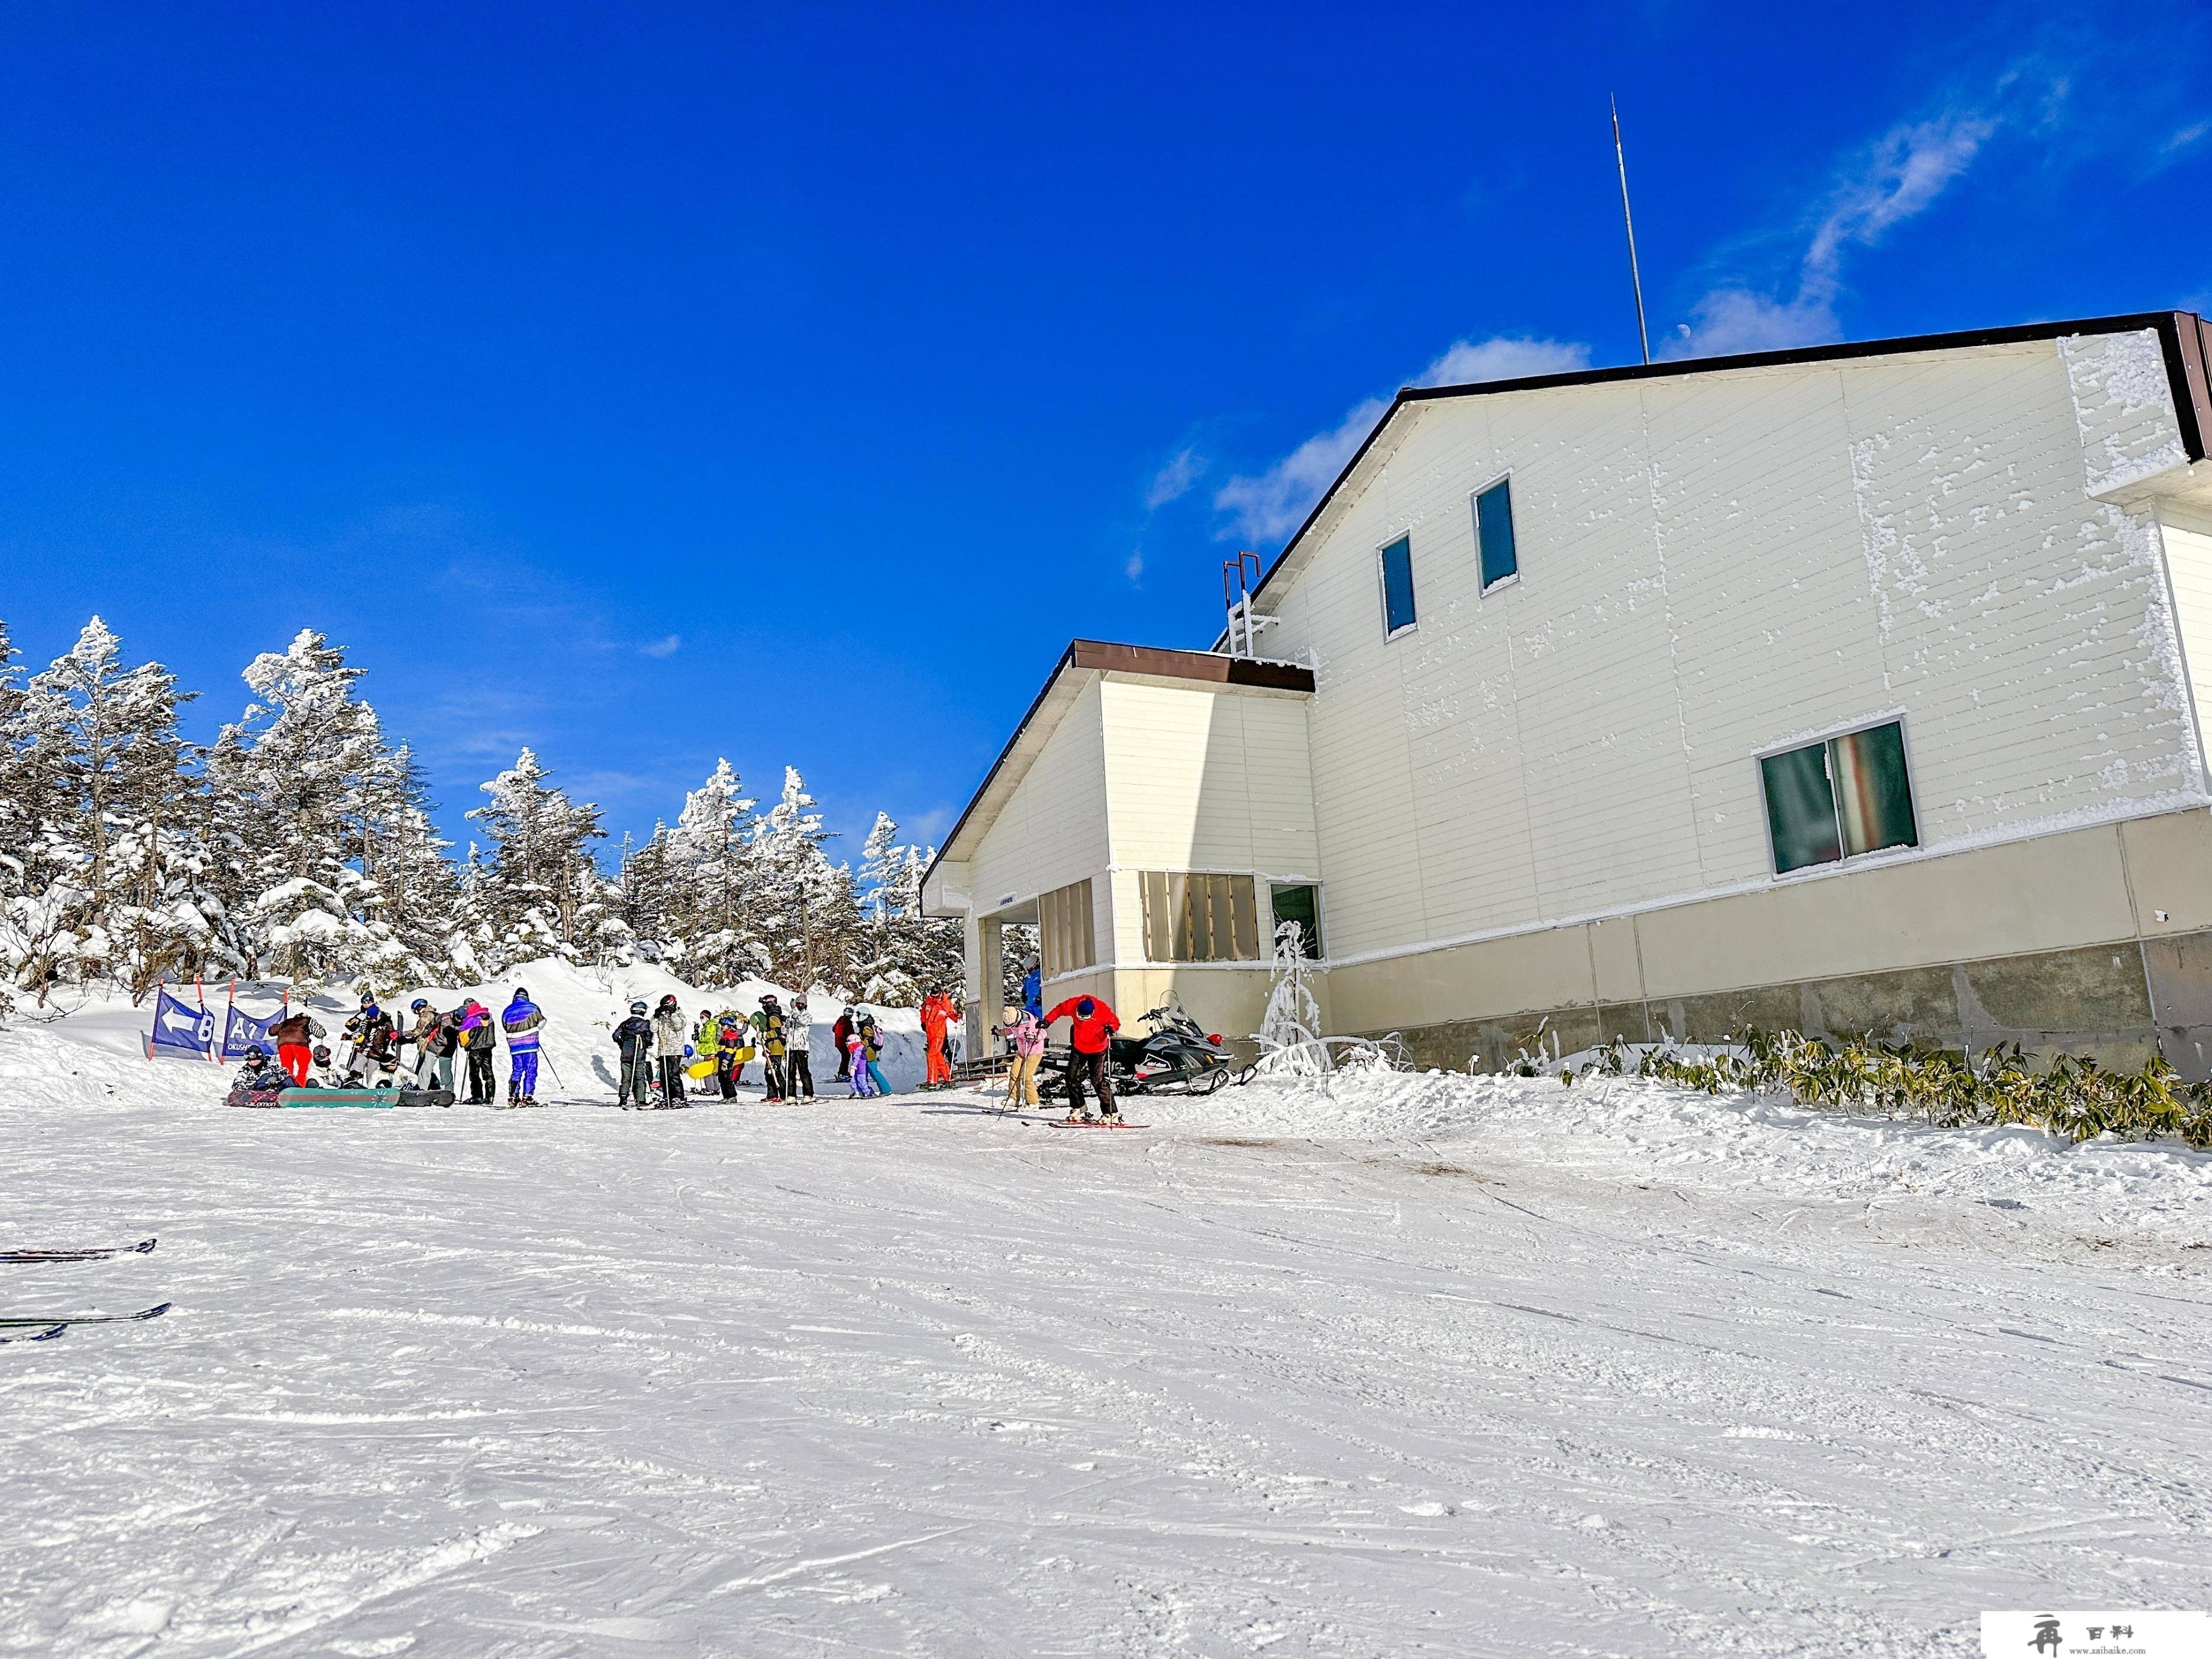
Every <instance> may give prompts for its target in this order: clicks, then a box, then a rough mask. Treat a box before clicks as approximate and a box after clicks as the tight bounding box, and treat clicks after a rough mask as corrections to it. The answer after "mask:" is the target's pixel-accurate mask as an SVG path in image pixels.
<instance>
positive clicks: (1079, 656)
mask: <svg viewBox="0 0 2212 1659" xmlns="http://www.w3.org/2000/svg"><path fill="white" fill-rule="evenodd" d="M1063 660H1065V661H1067V662H1071V663H1073V664H1074V665H1075V666H1076V667H1078V668H1097V669H1103V670H1105V671H1109V672H1112V673H1116V674H1152V675H1154V676H1157V677H1158V678H1164V679H1173V680H1199V681H1202V682H1205V683H1206V684H1212V685H1249V686H1253V687H1255V688H1258V689H1261V690H1268V691H1310V690H1313V689H1314V677H1313V670H1312V669H1310V668H1301V667H1299V666H1298V665H1297V664H1296V663H1294V662H1259V661H1255V660H1254V659H1251V658H1249V657H1219V656H1216V655H1215V654H1214V653H1212V652H1211V651H1166V650H1162V649H1160V648H1158V647H1154V646H1149V645H1109V644H1108V643H1106V642H1105V641H1103V640H1077V641H1074V642H1073V644H1071V645H1070V646H1069V647H1067V655H1066V658H1065V659H1063Z"/></svg>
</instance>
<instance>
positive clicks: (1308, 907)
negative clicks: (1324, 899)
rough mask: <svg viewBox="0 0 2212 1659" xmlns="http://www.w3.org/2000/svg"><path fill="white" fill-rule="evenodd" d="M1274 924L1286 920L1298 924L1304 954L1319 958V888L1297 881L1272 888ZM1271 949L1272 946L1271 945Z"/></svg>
mask: <svg viewBox="0 0 2212 1659" xmlns="http://www.w3.org/2000/svg"><path fill="white" fill-rule="evenodd" d="M1274 899H1275V926H1276V927H1281V926H1282V925H1283V924H1284V923H1285V922H1286V921H1295V922H1296V923H1297V925H1298V937H1299V939H1300V941H1301V942H1302V943H1303V944H1304V947H1305V949H1304V954H1305V955H1307V956H1309V957H1314V958H1316V960H1317V959H1319V957H1320V956H1321V890H1320V889H1319V888H1317V887H1313V886H1310V885H1308V884H1304V883H1299V884H1295V885H1293V884H1288V883H1285V884H1281V885H1279V886H1277V887H1276V889H1275V890H1274ZM1269 948H1270V951H1272V949H1273V946H1272V945H1271V946H1270V947H1269Z"/></svg>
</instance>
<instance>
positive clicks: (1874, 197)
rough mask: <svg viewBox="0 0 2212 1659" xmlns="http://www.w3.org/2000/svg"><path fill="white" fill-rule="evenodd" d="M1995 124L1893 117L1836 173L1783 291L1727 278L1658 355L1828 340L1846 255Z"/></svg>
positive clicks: (1834, 331) (1919, 204)
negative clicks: (1792, 287) (1785, 294)
mask: <svg viewBox="0 0 2212 1659" xmlns="http://www.w3.org/2000/svg"><path fill="white" fill-rule="evenodd" d="M1999 125H2001V122H2000V119H1999V118H1997V117H1995V116H1990V115H1984V114H1982V113H1980V112H1973V111H1955V112H1950V113H1947V114H1944V115H1941V116H1938V117H1936V118H1934V119H1932V120H1927V121H1914V122H1907V123H1905V124H1902V125H1898V126H1894V127H1892V128H1891V129H1890V130H1889V131H1887V132H1886V133H1884V134H1882V136H1881V137H1880V138H1878V139H1876V140H1875V143H1874V144H1873V145H1872V146H1871V147H1870V148H1869V149H1868V150H1867V151H1866V152H1865V153H1864V154H1863V155H1860V156H1859V157H1857V159H1856V161H1855V162H1854V164H1853V165H1852V166H1851V167H1850V168H1848V169H1847V170H1846V171H1845V172H1844V173H1843V175H1842V176H1841V177H1840V178H1839V179H1838V180H1837V183H1836V185H1834V187H1833V188H1832V190H1831V191H1830V192H1829V194H1828V197H1827V198H1826V203H1825V204H1824V206H1823V210H1822V212H1821V215H1820V218H1819V219H1818V220H1817V221H1816V222H1814V226H1813V230H1812V234H1811V236H1810V237H1809V239H1808V241H1807V243H1806V246H1805V252H1804V255H1803V257H1802V258H1801V259H1800V260H1799V262H1798V266H1797V290H1796V294H1795V295H1792V296H1791V297H1790V298H1789V299H1786V300H1785V299H1783V298H1781V297H1780V296H1778V295H1769V294H1760V293H1758V292H1755V291H1754V290H1753V289H1749V288H1747V287H1745V286H1743V285H1741V284H1738V283H1731V284H1728V285H1724V286H1723V287H1720V288H1717V289H1712V290H1711V291H1710V292H1709V293H1707V294H1706V295H1705V297H1704V298H1703V299H1701V300H1699V301H1698V302H1697V303H1696V304H1695V305H1694V306H1692V307H1691V309H1690V314H1691V317H1692V321H1691V322H1689V323H1687V324H1684V325H1681V326H1680V328H1679V329H1678V330H1677V331H1676V332H1677V337H1676V338H1675V339H1674V340H1673V341H1671V342H1669V343H1668V344H1667V346H1666V347H1665V348H1664V349H1662V353H1661V355H1662V356H1668V357H1713V356H1727V355H1728V354H1729V353H1731V352H1740V351H1775V350H1780V349H1783V348H1784V347H1788V346H1799V345H1814V344H1818V343H1821V342H1824V341H1828V340H1832V339H1834V338H1836V337H1837V336H1838V335H1839V334H1840V333H1841V332H1842V328H1841V325H1839V324H1838V321H1837V319H1836V299H1837V296H1838V295H1839V294H1840V293H1841V292H1842V290H1843V267H1844V253H1845V252H1847V251H1849V250H1850V249H1851V248H1854V247H1872V246H1874V245H1875V243H1877V242H1878V241H1880V240H1881V238H1882V235H1883V234H1884V233H1885V232H1887V230H1889V229H1890V228H1891V227H1893V226H1894V225H1897V224H1899V223H1901V222H1904V221H1905V220H1907V219H1910V218H1911V217H1912V216H1914V215H1915V214H1917V213H1922V212H1924V211H1925V210H1927V209H1928V208H1929V205H1930V204H1933V203H1934V202H1935V200H1936V197H1939V196H1941V195H1942V193H1943V191H1945V190H1946V189H1947V188H1948V186H1949V185H1950V184H1951V182H1952V181H1953V180H1954V179H1956V178H1958V177H1959V175H1960V173H1964V172H1965V171H1966V169H1967V168H1968V167H1971V166H1972V164H1973V161H1974V158H1975V157H1976V156H1977V155H1979V154H1980V153H1981V149H1982V146H1983V145H1984V144H1985V143H1988V142H1989V139H1990V135H1991V134H1992V133H1994V132H1996V130H1997V128H1998V126H1999Z"/></svg>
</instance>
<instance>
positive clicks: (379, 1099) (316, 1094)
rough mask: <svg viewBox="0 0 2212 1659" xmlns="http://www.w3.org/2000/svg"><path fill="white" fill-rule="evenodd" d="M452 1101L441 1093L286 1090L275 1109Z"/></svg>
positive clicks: (278, 1097) (424, 1103) (403, 1090)
mask: <svg viewBox="0 0 2212 1659" xmlns="http://www.w3.org/2000/svg"><path fill="white" fill-rule="evenodd" d="M276 1104H277V1105H279V1106H368V1107H374V1108H385V1107H392V1106H450V1105H452V1104H453V1094H452V1092H451V1091H447V1090H445V1089H287V1090H285V1091H283V1092H282V1093H281V1094H279V1095H278V1096H277V1097H276Z"/></svg>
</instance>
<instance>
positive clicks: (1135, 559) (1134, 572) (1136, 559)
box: [1121, 547, 1145, 581]
mask: <svg viewBox="0 0 2212 1659" xmlns="http://www.w3.org/2000/svg"><path fill="white" fill-rule="evenodd" d="M1121 574H1123V575H1125V576H1127V578H1128V579H1129V580H1131V581H1135V580H1138V579H1139V577H1141V576H1142V575H1143V574H1145V550H1144V549H1143V548H1141V547H1140V548H1139V549H1138V550H1136V551H1135V552H1133V553H1132V554H1130V555H1129V556H1128V557H1127V559H1126V560H1124V561H1123V562H1122V564H1121Z"/></svg>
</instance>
